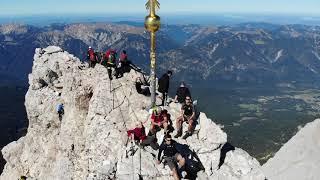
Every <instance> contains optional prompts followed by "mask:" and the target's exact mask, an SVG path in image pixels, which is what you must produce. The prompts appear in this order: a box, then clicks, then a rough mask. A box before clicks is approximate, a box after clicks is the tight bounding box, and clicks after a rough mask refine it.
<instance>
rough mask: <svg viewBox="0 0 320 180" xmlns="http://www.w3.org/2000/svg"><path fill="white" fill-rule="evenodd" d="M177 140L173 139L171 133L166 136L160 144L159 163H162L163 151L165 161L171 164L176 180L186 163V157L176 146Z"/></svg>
mask: <svg viewBox="0 0 320 180" xmlns="http://www.w3.org/2000/svg"><path fill="white" fill-rule="evenodd" d="M176 145H177V142H176V141H174V140H172V138H171V135H170V134H166V135H165V136H164V141H163V142H162V144H161V145H160V148H159V153H158V159H157V164H160V163H161V154H162V152H163V157H162V159H163V160H164V163H165V164H166V165H168V166H169V168H170V169H171V171H172V174H173V177H174V179H175V180H179V179H180V177H179V173H178V172H179V171H181V169H182V168H183V167H184V165H185V159H184V158H183V157H182V156H181V154H180V153H179V152H178V150H177V148H176ZM177 163H178V164H177Z"/></svg>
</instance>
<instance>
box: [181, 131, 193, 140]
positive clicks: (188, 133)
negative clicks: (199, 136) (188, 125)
mask: <svg viewBox="0 0 320 180" xmlns="http://www.w3.org/2000/svg"><path fill="white" fill-rule="evenodd" d="M191 135H192V133H191V132H189V131H188V132H186V134H185V135H184V136H183V137H182V139H187V138H188V137H189V136H191Z"/></svg>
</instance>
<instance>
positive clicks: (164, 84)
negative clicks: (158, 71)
mask: <svg viewBox="0 0 320 180" xmlns="http://www.w3.org/2000/svg"><path fill="white" fill-rule="evenodd" d="M169 83H170V77H169V76H168V74H167V73H166V74H164V75H162V77H161V78H160V79H159V81H158V84H159V87H158V91H159V92H161V93H168V90H169Z"/></svg>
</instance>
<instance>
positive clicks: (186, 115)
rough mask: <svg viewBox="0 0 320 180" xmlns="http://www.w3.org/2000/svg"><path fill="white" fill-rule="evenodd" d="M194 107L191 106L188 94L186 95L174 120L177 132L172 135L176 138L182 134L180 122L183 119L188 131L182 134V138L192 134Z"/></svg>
mask: <svg viewBox="0 0 320 180" xmlns="http://www.w3.org/2000/svg"><path fill="white" fill-rule="evenodd" d="M195 114H196V113H195V109H194V107H193V104H192V101H191V98H190V96H187V97H186V99H185V104H183V105H182V107H181V116H179V117H178V118H177V121H176V128H177V131H178V132H177V134H176V135H175V136H174V137H175V138H178V137H180V136H181V135H182V123H183V122H184V121H185V122H187V123H188V131H187V132H186V134H185V135H184V136H183V139H186V138H187V137H189V136H191V135H192V131H193V128H194V120H195Z"/></svg>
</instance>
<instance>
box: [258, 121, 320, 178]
mask: <svg viewBox="0 0 320 180" xmlns="http://www.w3.org/2000/svg"><path fill="white" fill-rule="evenodd" d="M319 137H320V119H316V120H315V121H314V122H311V123H308V124H307V125H306V126H305V127H304V128H302V129H301V130H300V131H299V132H298V133H297V134H296V135H295V136H294V137H292V138H291V139H290V140H289V141H288V142H287V143H286V144H285V145H284V146H283V147H282V148H281V149H280V150H279V151H278V152H277V153H276V154H275V156H274V157H273V158H271V159H269V160H268V162H267V163H266V164H264V165H263V171H264V172H265V174H266V175H267V177H268V178H270V179H272V180H278V179H279V180H280V179H292V180H316V179H319V176H320V172H319V162H320V156H319V154H320V138H319Z"/></svg>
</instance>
